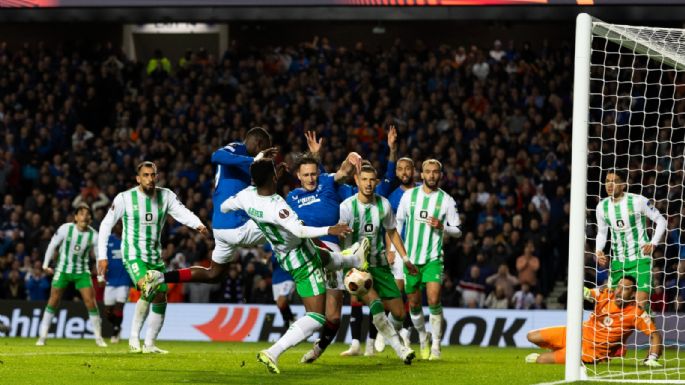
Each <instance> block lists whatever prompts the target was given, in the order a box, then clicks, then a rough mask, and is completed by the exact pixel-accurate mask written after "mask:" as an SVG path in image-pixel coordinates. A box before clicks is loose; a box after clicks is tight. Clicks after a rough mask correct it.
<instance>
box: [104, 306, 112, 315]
mask: <svg viewBox="0 0 685 385" xmlns="http://www.w3.org/2000/svg"><path fill="white" fill-rule="evenodd" d="M113 315H114V306H105V317H108V318H109V317H112V316H113Z"/></svg>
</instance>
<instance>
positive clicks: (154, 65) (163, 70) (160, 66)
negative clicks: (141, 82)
mask: <svg viewBox="0 0 685 385" xmlns="http://www.w3.org/2000/svg"><path fill="white" fill-rule="evenodd" d="M170 73H171V62H170V61H169V59H168V58H167V57H166V56H164V54H162V50H160V49H156V50H155V52H154V54H153V56H152V58H151V59H150V61H148V63H147V74H148V75H150V76H154V77H162V76H164V75H169V74H170Z"/></svg>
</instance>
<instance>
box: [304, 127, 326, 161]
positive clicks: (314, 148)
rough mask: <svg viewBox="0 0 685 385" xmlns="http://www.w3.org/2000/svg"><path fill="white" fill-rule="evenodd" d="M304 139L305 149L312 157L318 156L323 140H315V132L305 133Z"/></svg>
mask: <svg viewBox="0 0 685 385" xmlns="http://www.w3.org/2000/svg"><path fill="white" fill-rule="evenodd" d="M304 137H305V138H307V147H308V148H309V152H310V153H312V155H318V154H319V152H320V151H321V144H322V143H323V138H320V139H319V140H316V131H306V132H305V133H304Z"/></svg>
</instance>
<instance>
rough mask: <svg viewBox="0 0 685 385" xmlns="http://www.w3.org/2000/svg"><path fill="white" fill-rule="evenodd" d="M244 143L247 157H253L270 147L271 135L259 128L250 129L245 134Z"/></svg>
mask: <svg viewBox="0 0 685 385" xmlns="http://www.w3.org/2000/svg"><path fill="white" fill-rule="evenodd" d="M244 142H245V149H246V150H247V153H248V155H250V156H255V155H257V154H259V153H260V152H261V151H264V150H266V149H267V148H269V147H271V135H269V133H268V132H266V130H265V129H263V128H261V127H252V128H251V129H250V130H249V131H248V132H247V134H245V141H244Z"/></svg>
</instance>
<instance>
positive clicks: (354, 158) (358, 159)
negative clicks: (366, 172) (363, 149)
mask: <svg viewBox="0 0 685 385" xmlns="http://www.w3.org/2000/svg"><path fill="white" fill-rule="evenodd" d="M347 161H348V162H349V163H350V164H351V165H352V166H354V168H355V171H356V173H357V174H359V173H361V171H362V156H361V155H359V154H357V153H356V152H351V153H349V155H347Z"/></svg>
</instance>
